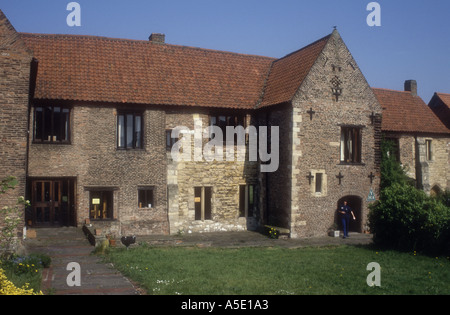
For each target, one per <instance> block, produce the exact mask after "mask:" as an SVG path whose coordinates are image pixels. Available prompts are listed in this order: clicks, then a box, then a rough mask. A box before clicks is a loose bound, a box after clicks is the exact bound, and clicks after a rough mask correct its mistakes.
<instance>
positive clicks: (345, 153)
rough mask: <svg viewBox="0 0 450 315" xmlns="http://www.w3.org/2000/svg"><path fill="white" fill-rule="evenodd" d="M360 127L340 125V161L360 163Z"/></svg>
mask: <svg viewBox="0 0 450 315" xmlns="http://www.w3.org/2000/svg"><path fill="white" fill-rule="evenodd" d="M361 147H362V146H361V128H357V127H342V129H341V162H342V163H361Z"/></svg>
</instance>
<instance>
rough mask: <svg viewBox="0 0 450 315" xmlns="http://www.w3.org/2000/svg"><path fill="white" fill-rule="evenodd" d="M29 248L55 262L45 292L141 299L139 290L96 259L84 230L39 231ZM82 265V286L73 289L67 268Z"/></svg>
mask: <svg viewBox="0 0 450 315" xmlns="http://www.w3.org/2000/svg"><path fill="white" fill-rule="evenodd" d="M25 246H26V248H27V249H28V251H29V252H30V253H45V254H47V255H49V256H50V257H51V258H52V264H51V267H50V268H48V269H45V270H44V272H43V275H42V291H43V292H51V293H52V294H55V295H119V294H120V295H138V294H139V289H138V288H136V287H135V286H134V285H133V284H132V283H131V282H130V281H129V280H128V279H127V278H125V277H124V276H123V275H122V274H120V273H119V272H118V271H117V270H116V269H114V267H113V266H112V264H109V263H105V262H103V261H102V258H101V257H99V256H95V255H92V254H91V253H92V251H93V250H94V247H93V246H91V245H90V244H89V241H88V240H87V238H86V237H85V236H84V233H83V232H82V231H81V229H77V228H57V229H38V230H37V238H36V239H28V240H26V241H25ZM71 262H76V263H78V264H79V265H80V269H81V270H80V274H81V277H80V279H81V283H80V284H81V286H80V287H77V286H74V287H70V286H68V284H67V277H68V276H69V275H70V273H71V270H67V265H68V264H69V263H71Z"/></svg>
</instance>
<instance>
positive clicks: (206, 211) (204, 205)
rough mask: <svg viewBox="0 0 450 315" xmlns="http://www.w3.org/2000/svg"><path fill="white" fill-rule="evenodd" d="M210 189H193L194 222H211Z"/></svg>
mask: <svg viewBox="0 0 450 315" xmlns="http://www.w3.org/2000/svg"><path fill="white" fill-rule="evenodd" d="M211 199H212V187H195V188H194V203H195V220H197V221H200V220H202V221H203V220H212V214H211Z"/></svg>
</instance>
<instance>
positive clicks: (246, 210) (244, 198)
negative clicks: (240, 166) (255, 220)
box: [238, 183, 257, 218]
mask: <svg viewBox="0 0 450 315" xmlns="http://www.w3.org/2000/svg"><path fill="white" fill-rule="evenodd" d="M250 187H251V189H250ZM238 189H239V190H238V196H239V217H240V218H251V217H253V214H254V213H255V211H256V209H257V194H256V184H247V183H244V184H240V185H239V188H238ZM251 191H252V192H253V195H251ZM251 200H253V202H251Z"/></svg>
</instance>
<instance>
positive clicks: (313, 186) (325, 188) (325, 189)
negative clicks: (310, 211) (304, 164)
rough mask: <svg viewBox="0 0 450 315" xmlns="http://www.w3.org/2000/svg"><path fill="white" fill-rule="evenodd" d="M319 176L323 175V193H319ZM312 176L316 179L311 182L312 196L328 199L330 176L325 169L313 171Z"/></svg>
mask: <svg viewBox="0 0 450 315" xmlns="http://www.w3.org/2000/svg"><path fill="white" fill-rule="evenodd" d="M317 174H322V180H321V181H322V183H321V191H320V192H317ZM311 175H312V176H314V178H313V179H312V180H311V185H310V188H311V196H312V197H326V196H327V195H328V176H327V173H326V171H325V170H324V169H313V170H311Z"/></svg>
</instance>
